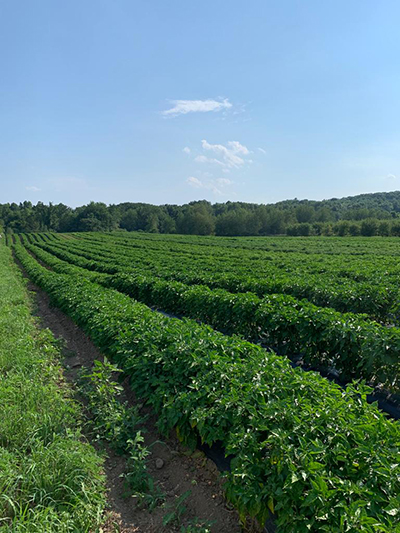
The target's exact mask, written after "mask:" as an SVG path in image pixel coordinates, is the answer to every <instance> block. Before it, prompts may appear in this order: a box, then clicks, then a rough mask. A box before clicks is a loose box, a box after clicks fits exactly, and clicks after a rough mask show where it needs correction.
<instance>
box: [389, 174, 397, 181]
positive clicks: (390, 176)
mask: <svg viewBox="0 0 400 533" xmlns="http://www.w3.org/2000/svg"><path fill="white" fill-rule="evenodd" d="M386 179H387V180H395V179H397V178H396V176H395V175H394V174H388V175H387V176H386Z"/></svg>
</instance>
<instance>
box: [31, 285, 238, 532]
mask: <svg viewBox="0 0 400 533" xmlns="http://www.w3.org/2000/svg"><path fill="white" fill-rule="evenodd" d="M28 289H29V290H30V291H31V293H32V295H33V301H34V304H35V309H34V314H35V315H36V316H37V317H38V318H39V323H40V326H41V327H44V328H49V329H50V330H51V331H52V333H53V334H54V336H55V337H56V338H58V339H61V340H62V343H63V345H64V350H63V352H64V356H65V361H64V364H65V372H64V375H65V378H66V379H67V381H68V382H70V383H71V384H72V385H74V384H75V383H76V377H77V373H78V371H79V368H80V367H81V366H86V367H91V365H92V363H93V361H94V360H95V359H99V360H103V359H104V356H103V355H102V354H101V353H100V352H99V350H98V349H97V348H96V346H95V345H94V344H93V343H92V341H91V340H90V339H89V337H88V336H87V335H85V334H84V333H83V331H82V330H81V329H80V328H78V326H76V325H75V324H74V322H73V321H72V320H71V319H70V318H69V317H67V316H66V315H65V314H64V313H62V312H61V311H60V310H59V309H57V308H54V307H52V306H51V304H50V300H49V297H48V295H47V294H46V293H45V292H43V291H42V290H40V289H39V288H38V287H37V286H35V285H34V284H32V283H31V282H28ZM123 386H124V394H123V398H122V399H125V400H127V401H128V403H129V405H138V401H137V399H136V398H135V397H134V395H133V393H132V390H131V389H130V387H129V384H128V383H127V381H125V382H124V383H123ZM139 405H140V404H139ZM141 414H144V415H147V417H148V418H147V420H146V421H145V423H144V429H145V433H144V438H145V444H146V446H150V447H151V448H150V449H151V456H150V458H149V462H148V468H149V473H150V475H151V476H152V477H153V479H154V480H155V482H156V484H157V485H158V486H159V487H160V488H161V490H162V492H163V493H165V495H166V501H165V506H164V507H158V508H157V509H155V510H154V511H153V512H151V513H150V512H149V511H148V510H145V509H144V510H143V509H142V510H141V509H139V508H138V507H137V506H136V505H135V501H134V499H133V498H132V497H124V496H123V495H124V484H123V480H122V478H121V477H120V475H121V473H122V472H123V471H124V468H125V459H124V458H122V457H120V456H118V455H116V454H114V453H113V452H112V451H110V450H107V455H108V457H107V459H106V461H105V473H106V476H107V486H108V491H109V492H108V502H109V507H110V515H109V518H108V520H107V523H106V524H105V526H104V528H103V529H102V531H103V532H107V533H108V532H110V533H111V532H116V531H119V532H121V533H133V532H135V533H158V532H159V533H166V532H175V531H181V526H182V525H183V526H185V525H187V524H188V523H189V522H190V521H191V520H193V519H195V518H196V519H199V520H200V521H204V522H205V521H209V522H212V526H211V531H212V532H215V533H217V532H218V533H239V532H240V531H242V528H241V527H240V525H239V519H238V515H237V513H236V511H234V510H233V509H232V508H231V507H230V506H229V504H227V503H226V501H225V499H224V495H223V488H222V482H221V478H220V475H219V473H218V471H217V468H216V466H215V465H214V463H212V462H211V461H210V460H209V459H207V458H206V457H205V456H204V455H203V454H202V453H201V452H195V453H194V454H190V452H189V451H188V450H187V449H185V448H184V447H183V446H181V445H180V443H179V442H178V440H177V439H176V438H175V437H173V436H171V437H170V438H168V439H166V438H165V437H162V436H161V435H160V434H159V433H158V431H157V427H156V417H155V416H154V414H153V413H152V412H151V411H150V410H149V409H148V408H146V407H143V406H142V407H141ZM157 459H161V460H162V461H157ZM156 462H157V466H158V467H160V464H162V467H161V468H157V466H156ZM187 491H190V495H189V496H188V497H187V499H186V500H185V502H184V505H185V506H186V508H187V510H186V512H185V513H184V515H183V516H182V520H181V523H180V524H176V525H171V524H169V525H168V526H163V518H164V517H165V515H166V514H167V513H168V512H171V511H172V510H173V509H174V508H176V502H177V499H178V498H179V496H181V495H183V494H184V493H186V492H187Z"/></svg>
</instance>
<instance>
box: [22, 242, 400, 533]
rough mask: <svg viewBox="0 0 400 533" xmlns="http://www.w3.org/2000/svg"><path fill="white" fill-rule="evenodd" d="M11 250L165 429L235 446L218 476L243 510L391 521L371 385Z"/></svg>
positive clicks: (392, 445) (285, 520)
mask: <svg viewBox="0 0 400 533" xmlns="http://www.w3.org/2000/svg"><path fill="white" fill-rule="evenodd" d="M16 255H17V257H18V259H19V260H20V261H21V262H22V263H23V265H24V268H25V269H26V271H27V272H28V273H29V275H30V276H31V278H32V279H33V280H34V281H35V282H36V283H37V284H39V285H40V286H41V287H42V288H43V289H44V290H46V291H47V292H48V293H49V295H50V297H51V299H52V302H53V303H54V305H57V306H59V307H60V308H61V309H63V310H64V312H66V313H68V314H69V315H70V316H71V318H72V319H73V320H74V321H75V322H76V323H78V324H79V325H80V326H81V327H82V328H83V329H84V330H85V331H86V332H87V333H88V334H89V335H90V336H91V337H92V339H94V341H95V342H96V344H97V345H98V346H99V347H100V348H101V349H102V350H103V351H104V352H106V353H107V354H108V356H109V357H110V358H111V359H112V360H113V361H114V362H115V363H116V364H118V365H119V366H120V367H121V368H123V370H124V372H125V373H126V375H129V376H130V383H131V386H132V388H133V389H134V390H135V393H136V394H137V395H138V397H140V398H142V399H143V400H144V401H146V402H147V403H148V404H150V405H151V406H153V408H154V409H155V411H156V412H157V413H158V415H159V427H160V429H161V430H162V431H163V432H164V433H168V432H169V431H170V430H172V429H173V428H176V429H177V431H178V434H179V436H180V438H181V440H182V441H183V442H185V443H186V444H189V445H190V444H191V445H194V444H195V443H196V442H197V440H198V439H199V438H200V439H201V441H202V442H205V443H207V444H209V445H212V444H213V443H215V442H217V441H220V443H222V445H223V446H224V447H225V450H226V453H228V454H232V455H234V459H233V460H232V463H231V467H232V470H231V472H230V473H228V474H227V481H226V484H225V488H226V493H227V497H228V499H229V500H230V501H231V502H233V503H234V505H235V507H236V508H237V509H238V511H239V513H240V515H241V516H242V517H243V519H244V518H245V517H246V515H250V516H251V517H254V518H256V519H257V520H258V521H259V522H260V523H261V524H262V523H264V522H265V521H266V519H267V517H268V516H269V515H270V514H274V516H275V517H276V522H277V525H278V527H279V530H280V532H281V533H292V532H293V531H296V533H297V532H298V533H303V532H304V533H308V532H309V531H316V532H317V531H318V532H324V531H327V532H328V531H329V532H330V533H343V531H349V532H351V533H356V532H357V533H376V532H382V533H383V532H384V533H386V532H391V533H393V532H395V531H396V529H397V530H398V529H399V527H400V516H399V514H398V513H396V509H398V508H400V466H399V462H398V450H399V442H400V428H399V425H398V424H397V423H394V422H392V421H390V420H387V419H386V418H385V416H384V415H382V414H381V413H380V412H379V411H378V409H377V407H376V406H375V405H368V404H367V402H366V399H365V395H366V392H367V390H368V389H365V388H364V387H363V386H361V387H360V385H357V386H349V387H347V389H341V388H339V387H338V386H336V385H334V384H332V383H329V382H327V381H326V380H325V379H323V378H321V377H320V376H319V375H317V374H315V373H312V372H307V373H306V372H302V371H301V370H299V369H293V368H292V367H291V366H290V364H289V362H288V360H287V359H286V358H284V357H279V356H276V355H275V354H274V353H272V352H267V351H265V350H263V349H262V348H261V347H259V346H256V345H254V344H250V343H248V342H246V341H244V340H242V339H240V338H238V337H228V336H225V335H222V334H221V333H218V332H216V331H214V330H212V329H211V328H209V327H206V326H204V325H199V324H198V323H196V322H195V321H193V320H188V319H185V320H178V319H172V318H166V317H163V316H161V315H160V314H158V313H154V312H153V311H151V310H150V309H149V308H148V307H146V306H145V305H143V304H140V303H138V302H135V301H134V300H132V299H131V298H129V297H127V296H125V295H123V294H121V293H119V292H117V291H115V290H112V289H109V288H105V287H101V286H99V285H98V284H96V283H93V282H90V281H88V280H86V279H81V278H80V277H79V275H66V274H57V273H55V272H51V271H49V270H48V269H46V268H44V267H42V266H41V265H39V264H38V263H37V262H36V261H35V260H34V259H33V258H32V257H31V256H30V255H29V254H28V253H27V252H26V251H25V250H23V248H22V247H21V246H16ZM289 311H290V306H288V312H289ZM290 331H292V330H291V329H290V330H289V333H290ZM312 342H315V339H313V340H312Z"/></svg>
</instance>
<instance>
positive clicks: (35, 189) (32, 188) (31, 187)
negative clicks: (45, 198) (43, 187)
mask: <svg viewBox="0 0 400 533" xmlns="http://www.w3.org/2000/svg"><path fill="white" fill-rule="evenodd" d="M25 189H26V190H27V191H31V192H39V191H40V189H39V187H35V185H29V186H28V187H25Z"/></svg>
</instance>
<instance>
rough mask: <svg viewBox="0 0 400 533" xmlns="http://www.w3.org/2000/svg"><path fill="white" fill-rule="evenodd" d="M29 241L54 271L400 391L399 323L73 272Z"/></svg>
mask: <svg viewBox="0 0 400 533" xmlns="http://www.w3.org/2000/svg"><path fill="white" fill-rule="evenodd" d="M26 246H27V247H28V249H30V250H31V251H32V252H33V253H34V254H35V255H36V256H37V257H38V258H39V259H40V260H42V261H44V262H45V263H47V264H48V265H49V266H51V267H52V268H54V269H55V270H57V271H58V272H64V273H71V274H76V275H83V276H86V277H87V278H89V279H92V280H94V281H97V282H98V283H100V284H102V285H103V286H106V287H111V288H115V289H117V290H118V291H120V292H123V293H125V294H128V295H129V296H131V297H133V298H135V299H137V300H139V301H141V302H143V303H145V304H147V305H150V306H153V307H157V308H159V309H162V310H163V311H166V312H170V313H173V314H179V315H183V316H186V317H190V318H194V319H197V320H201V321H202V322H204V323H207V324H209V325H211V326H213V327H214V328H217V329H220V330H222V331H224V332H225V333H229V334H235V333H236V334H238V335H241V336H243V337H245V338H246V339H248V340H252V341H257V342H259V341H262V342H263V344H264V345H267V346H269V347H272V348H274V349H275V350H278V351H279V352H280V353H284V354H289V355H293V354H298V353H301V354H302V355H303V358H304V360H305V362H306V363H308V364H312V365H316V366H318V367H325V368H331V367H333V368H335V369H336V370H337V371H339V372H340V373H341V374H342V378H343V379H345V380H350V379H352V378H364V379H366V380H368V381H369V382H371V383H374V384H380V385H383V386H385V387H386V388H388V389H389V390H392V391H396V392H400V357H399V354H400V330H399V329H398V328H386V327H384V326H381V325H380V324H377V323H376V322H372V321H368V320H367V319H366V317H362V316H360V315H356V314H351V313H347V314H342V313H338V312H337V311H334V310H332V309H326V308H319V307H316V306H315V305H313V304H310V303H309V302H307V301H304V300H303V301H299V300H296V299H294V298H292V297H290V296H285V295H270V296H266V297H264V298H263V299H260V298H258V297H257V296H256V295H254V294H249V293H245V294H232V293H230V292H228V291H225V290H222V289H218V290H211V289H209V288H208V287H205V286H201V285H198V286H187V285H185V284H183V283H179V282H173V281H172V282H171V281H164V280H160V279H159V278H157V277H155V276H150V275H140V274H139V275H133V274H114V275H104V274H100V275H96V274H95V273H94V272H93V271H82V269H81V268H79V270H76V267H71V265H70V264H68V263H67V262H65V261H62V260H60V259H57V258H56V257H55V256H53V255H51V254H49V253H48V252H46V251H44V250H42V249H41V248H39V247H37V246H32V245H28V244H27V245H26ZM117 260H118V259H117ZM74 269H75V270H74ZM96 276H97V277H96Z"/></svg>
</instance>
